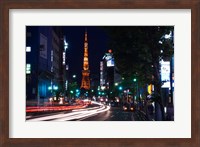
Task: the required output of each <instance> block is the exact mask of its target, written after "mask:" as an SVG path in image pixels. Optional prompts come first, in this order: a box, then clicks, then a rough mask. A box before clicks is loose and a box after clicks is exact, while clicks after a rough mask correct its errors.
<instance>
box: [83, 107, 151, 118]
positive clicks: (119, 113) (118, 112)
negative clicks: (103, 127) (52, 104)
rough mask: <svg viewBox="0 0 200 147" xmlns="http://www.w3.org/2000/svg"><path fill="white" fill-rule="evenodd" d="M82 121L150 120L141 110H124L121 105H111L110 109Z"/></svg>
mask: <svg viewBox="0 0 200 147" xmlns="http://www.w3.org/2000/svg"><path fill="white" fill-rule="evenodd" d="M81 120H82V121H148V118H147V117H146V115H145V114H144V113H143V112H141V111H138V110H136V111H123V110H122V108H121V107H111V109H110V110H108V111H106V112H102V113H99V114H96V115H95V116H91V117H88V118H85V119H81Z"/></svg>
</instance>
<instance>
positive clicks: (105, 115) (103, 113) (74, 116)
mask: <svg viewBox="0 0 200 147" xmlns="http://www.w3.org/2000/svg"><path fill="white" fill-rule="evenodd" d="M27 121H148V118H147V117H146V115H145V114H144V113H143V112H141V111H138V110H135V111H124V110H123V109H122V107H120V106H119V107H110V106H107V105H102V104H98V103H96V104H93V105H92V106H90V107H87V108H83V109H74V110H71V111H62V112H57V113H48V114H42V115H36V116H31V115H29V116H27Z"/></svg>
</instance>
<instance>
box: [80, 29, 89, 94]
mask: <svg viewBox="0 0 200 147" xmlns="http://www.w3.org/2000/svg"><path fill="white" fill-rule="evenodd" d="M89 75H90V70H89V61H88V38H87V30H86V31H85V39H84V57H83V70H82V81H81V88H82V89H85V90H89V89H90V77H89Z"/></svg>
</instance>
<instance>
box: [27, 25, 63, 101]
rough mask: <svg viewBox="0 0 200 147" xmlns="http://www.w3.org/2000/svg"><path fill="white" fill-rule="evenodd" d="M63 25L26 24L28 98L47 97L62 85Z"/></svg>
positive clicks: (39, 98)
mask: <svg viewBox="0 0 200 147" xmlns="http://www.w3.org/2000/svg"><path fill="white" fill-rule="evenodd" d="M61 29H62V28H59V27H58V28H56V27H50V26H41V27H39V26H27V27H26V99H27V100H38V101H39V102H40V101H41V100H45V99H47V98H49V97H51V96H52V95H55V94H56V91H58V90H59V89H60V88H61V87H62V86H60V85H62V83H61V82H62V80H61V79H62V78H61V77H62V76H63V74H62V71H61V70H62V68H61V66H62V58H61V56H62V51H63V41H62V33H61V32H62V30H61Z"/></svg>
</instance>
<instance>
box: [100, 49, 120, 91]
mask: <svg viewBox="0 0 200 147" xmlns="http://www.w3.org/2000/svg"><path fill="white" fill-rule="evenodd" d="M120 82H121V75H120V74H119V73H118V72H117V67H116V66H115V63H114V57H113V53H112V50H108V52H107V53H105V55H104V57H103V60H102V61H101V62H100V87H101V90H105V89H107V90H112V89H113V86H114V83H120Z"/></svg>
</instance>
